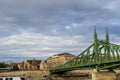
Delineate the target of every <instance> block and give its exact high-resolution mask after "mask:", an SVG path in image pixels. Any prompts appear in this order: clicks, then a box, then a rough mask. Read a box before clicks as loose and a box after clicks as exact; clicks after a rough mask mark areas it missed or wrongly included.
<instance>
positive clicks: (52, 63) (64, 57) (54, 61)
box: [45, 52, 75, 68]
mask: <svg viewBox="0 0 120 80" xmlns="http://www.w3.org/2000/svg"><path fill="white" fill-rule="evenodd" d="M74 57H75V56H74V55H72V54H70V53H67V52H66V53H61V54H56V55H53V56H51V57H49V58H48V59H47V60H46V64H45V65H48V66H47V68H51V67H57V66H59V65H62V64H64V63H66V62H67V61H69V60H71V59H73V58H74Z"/></svg>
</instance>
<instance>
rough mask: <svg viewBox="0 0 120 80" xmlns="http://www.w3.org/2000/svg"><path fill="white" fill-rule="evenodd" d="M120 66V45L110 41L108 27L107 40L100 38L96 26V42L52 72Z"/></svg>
mask: <svg viewBox="0 0 120 80" xmlns="http://www.w3.org/2000/svg"><path fill="white" fill-rule="evenodd" d="M118 67H120V45H117V44H112V43H110V42H109V34H108V29H106V40H105V41H103V40H98V38H97V33H96V27H95V28H94V42H93V44H92V45H90V46H89V47H88V48H87V49H85V50H84V51H83V52H81V53H80V54H79V55H78V56H76V57H75V58H74V59H72V60H70V61H68V62H66V63H65V64H63V65H59V66H57V67H54V68H51V69H50V71H51V73H59V72H65V71H70V70H76V69H97V70H101V69H114V68H118Z"/></svg>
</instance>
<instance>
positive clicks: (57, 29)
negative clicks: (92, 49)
mask: <svg viewBox="0 0 120 80" xmlns="http://www.w3.org/2000/svg"><path fill="white" fill-rule="evenodd" d="M94 26H96V27H97V32H98V37H99V39H105V28H106V27H108V29H109V33H110V41H111V42H112V43H117V44H120V37H119V36H120V33H119V31H120V0H0V61H6V62H11V61H12V62H15V61H18V62H19V61H22V60H24V59H33V58H36V59H46V58H48V57H49V56H51V55H54V54H58V53H62V52H69V53H72V54H74V55H78V54H80V52H82V51H83V50H84V49H85V48H87V47H88V46H89V45H90V44H91V43H92V42H93V29H94Z"/></svg>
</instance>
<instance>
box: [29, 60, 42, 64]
mask: <svg viewBox="0 0 120 80" xmlns="http://www.w3.org/2000/svg"><path fill="white" fill-rule="evenodd" d="M32 61H33V60H27V62H28V63H30V64H31V63H32ZM35 61H36V62H37V64H40V63H41V60H35Z"/></svg>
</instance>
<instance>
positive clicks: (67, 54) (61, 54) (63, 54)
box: [47, 52, 75, 60]
mask: <svg viewBox="0 0 120 80" xmlns="http://www.w3.org/2000/svg"><path fill="white" fill-rule="evenodd" d="M53 56H73V57H75V55H73V54H70V53H68V52H64V53H60V54H55V55H53ZM51 57H52V56H51ZM51 57H48V58H47V60H48V59H49V58H51Z"/></svg>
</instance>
